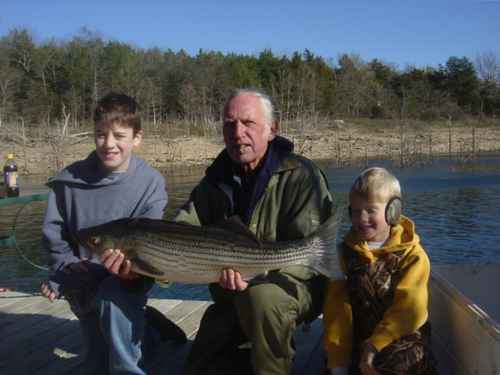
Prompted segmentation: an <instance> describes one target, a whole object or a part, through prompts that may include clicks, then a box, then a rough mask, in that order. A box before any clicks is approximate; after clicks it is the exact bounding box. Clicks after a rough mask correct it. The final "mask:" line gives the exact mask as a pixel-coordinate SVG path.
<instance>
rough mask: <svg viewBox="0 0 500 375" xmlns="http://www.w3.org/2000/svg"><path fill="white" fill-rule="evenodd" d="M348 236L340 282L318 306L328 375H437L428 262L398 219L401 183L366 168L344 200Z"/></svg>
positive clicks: (406, 223)
mask: <svg viewBox="0 0 500 375" xmlns="http://www.w3.org/2000/svg"><path fill="white" fill-rule="evenodd" d="M349 202H350V206H349V213H350V216H351V223H352V226H351V229H350V231H349V232H348V233H347V235H346V236H345V238H344V242H343V243H342V245H341V246H340V254H341V258H342V263H343V267H344V270H345V273H346V280H345V281H330V283H329V286H328V290H327V295H326V300H325V306H324V323H325V335H324V347H325V350H326V352H327V356H328V365H327V366H328V368H329V371H328V373H329V374H350V375H352V374H363V375H377V374H381V375H382V374H415V375H417V374H437V372H436V370H435V367H434V360H433V357H432V353H431V348H430V326H429V323H428V322H427V316H428V312H427V303H428V301H427V300H428V291H427V284H428V281H429V274H430V262H429V258H428V257H427V254H426V253H425V251H424V249H423V248H422V246H421V245H420V239H419V236H418V235H417V234H416V233H415V225H414V223H413V222H412V221H411V220H410V219H408V218H407V217H405V216H403V215H401V188H400V185H399V181H398V180H397V179H396V178H395V177H394V176H393V175H392V174H390V173H389V172H388V171H387V170H386V169H384V168H377V167H375V168H369V169H366V170H365V171H363V172H362V173H361V174H360V175H359V176H358V177H357V178H356V180H355V181H354V183H353V185H352V187H351V190H350V193H349Z"/></svg>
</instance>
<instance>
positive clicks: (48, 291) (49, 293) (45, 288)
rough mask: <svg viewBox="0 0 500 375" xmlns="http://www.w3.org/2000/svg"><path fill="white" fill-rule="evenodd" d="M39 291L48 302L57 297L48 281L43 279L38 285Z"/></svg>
mask: <svg viewBox="0 0 500 375" xmlns="http://www.w3.org/2000/svg"><path fill="white" fill-rule="evenodd" d="M40 292H41V293H42V295H43V296H44V297H46V298H47V299H48V300H49V301H50V302H54V300H55V299H56V298H57V295H56V293H55V292H54V291H53V290H52V288H51V287H50V285H49V283H48V282H47V281H44V282H43V283H42V285H40Z"/></svg>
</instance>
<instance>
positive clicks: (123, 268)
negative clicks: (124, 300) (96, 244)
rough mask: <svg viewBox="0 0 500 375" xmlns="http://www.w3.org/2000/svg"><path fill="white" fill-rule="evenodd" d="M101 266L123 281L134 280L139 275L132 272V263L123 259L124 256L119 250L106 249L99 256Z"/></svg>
mask: <svg viewBox="0 0 500 375" xmlns="http://www.w3.org/2000/svg"><path fill="white" fill-rule="evenodd" d="M100 260H101V263H102V265H103V266H104V267H105V268H106V269H107V270H108V271H109V272H111V273H112V274H113V275H116V276H118V277H119V278H120V279H123V280H135V279H137V278H139V275H138V274H137V273H135V272H134V271H132V263H131V262H130V260H128V259H125V255H124V254H123V253H122V252H121V251H120V250H119V249H107V250H105V251H104V253H103V254H102V255H101V258H100Z"/></svg>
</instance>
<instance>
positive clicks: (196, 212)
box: [176, 90, 332, 375]
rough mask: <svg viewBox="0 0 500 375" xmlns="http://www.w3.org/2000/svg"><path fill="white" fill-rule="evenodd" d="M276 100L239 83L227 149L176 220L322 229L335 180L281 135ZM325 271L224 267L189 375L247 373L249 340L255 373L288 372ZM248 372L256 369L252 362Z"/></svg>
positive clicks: (229, 112)
mask: <svg viewBox="0 0 500 375" xmlns="http://www.w3.org/2000/svg"><path fill="white" fill-rule="evenodd" d="M273 112H274V110H273V106H272V103H271V101H270V99H269V98H268V97H267V96H266V95H264V94H263V93H261V92H259V91H255V90H237V91H235V92H234V93H233V94H232V95H231V96H230V97H229V99H228V101H227V103H226V106H225V109H224V124H223V134H224V142H225V145H226V148H225V150H224V151H222V152H221V154H220V155H219V156H218V157H217V159H216V160H215V161H214V162H213V164H212V165H211V166H210V167H209V168H208V169H207V172H206V176H205V177H204V178H203V179H202V181H201V182H200V183H199V185H198V186H197V187H195V189H194V190H193V191H192V193H191V196H190V199H189V201H188V202H187V203H186V204H185V206H184V207H183V208H182V209H181V210H180V212H179V213H178V215H177V216H176V220H178V221H184V222H187V223H190V224H194V225H208V224H213V223H218V222H221V221H223V220H224V219H225V218H227V217H230V216H233V215H238V216H239V217H240V218H241V220H242V222H243V223H244V224H245V225H246V226H248V228H249V229H250V230H251V231H252V232H253V233H255V234H256V236H257V237H258V238H259V239H265V240H272V241H284V240H294V239H299V238H303V237H305V236H307V235H309V234H310V233H312V232H314V231H315V230H316V228H317V227H318V226H319V225H320V224H321V223H322V222H324V221H325V220H326V219H327V218H328V217H329V215H331V211H332V199H331V196H330V193H329V191H328V186H327V181H326V179H325V176H324V175H323V174H322V172H321V171H320V169H319V168H317V167H316V166H315V165H314V164H313V163H312V162H311V161H310V160H308V159H306V158H304V157H301V156H298V155H295V154H293V153H292V150H293V144H292V143H291V142H289V141H288V140H286V139H285V138H282V137H279V136H278V135H277V133H278V127H277V123H276V121H275V120H274V117H273ZM323 290H324V277H323V276H320V275H318V274H317V273H316V272H315V271H313V270H311V269H309V268H306V267H303V266H294V267H290V268H287V269H282V270H275V271H271V272H269V273H268V274H267V275H265V276H261V277H257V278H255V279H253V280H244V279H242V277H241V275H240V273H239V272H238V271H237V270H233V269H224V270H223V271H222V272H221V275H220V282H219V284H216V283H215V284H211V285H210V292H211V295H212V298H213V300H214V302H215V303H214V304H213V305H212V306H210V307H209V308H208V309H207V311H206V313H205V315H204V317H203V319H202V322H201V326H200V330H199V332H198V335H197V337H196V340H195V342H194V343H193V347H192V350H191V353H190V354H189V356H188V358H187V360H186V366H185V369H184V373H185V374H190V375H191V374H193V375H194V374H202V373H203V374H219V375H220V374H224V373H233V374H234V373H241V371H242V370H241V369H235V368H234V367H232V366H234V365H235V364H234V363H231V362H238V361H240V357H242V355H241V353H242V352H243V351H242V350H238V347H242V346H248V345H247V344H246V342H247V341H249V344H250V345H251V363H252V366H251V368H252V369H253V373H254V374H255V375H264V374H288V373H290V370H291V367H292V361H293V357H294V348H293V343H292V336H293V333H294V330H295V327H296V325H297V324H298V323H300V322H302V321H305V320H310V319H314V318H315V317H316V316H317V315H318V313H319V312H320V311H321V308H322V296H323ZM245 362H246V369H247V370H248V369H250V364H248V360H246V361H245Z"/></svg>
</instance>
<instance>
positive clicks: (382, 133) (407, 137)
mask: <svg viewBox="0 0 500 375" xmlns="http://www.w3.org/2000/svg"><path fill="white" fill-rule="evenodd" d="M282 135H284V136H286V137H288V138H289V139H291V140H293V141H294V143H295V150H296V152H298V153H300V154H303V155H305V156H307V157H309V158H312V159H333V160H335V161H336V163H337V165H347V164H350V163H353V162H355V161H356V160H360V159H361V160H364V159H365V158H374V157H384V158H393V159H395V160H401V149H402V150H403V153H402V154H403V159H404V160H406V161H407V162H408V163H410V162H412V161H415V160H418V159H419V158H422V159H425V158H428V157H430V156H436V155H438V154H447V153H448V152H449V151H450V139H451V152H452V153H455V154H457V155H458V156H459V157H463V158H467V157H470V156H471V155H472V153H473V152H475V153H476V154H478V153H479V154H480V153H482V152H489V151H500V127H487V128H476V129H475V130H473V129H472V128H471V127H456V128H452V129H451V136H450V130H449V129H448V128H443V127H434V128H427V129H425V131H421V130H420V131H409V130H405V132H404V136H403V137H401V136H400V132H399V129H394V128H381V127H378V128H377V129H370V127H367V126H354V125H349V126H345V125H343V126H341V127H337V128H336V129H326V130H321V131H317V130H310V131H308V132H306V133H304V132H302V133H301V134H300V135H299V134H297V133H292V132H285V133H284V134H282ZM93 147H94V145H93V139H92V135H91V134H88V135H86V136H83V137H78V138H75V137H69V138H67V139H65V140H64V141H61V142H58V143H57V144H55V143H54V142H36V141H29V142H26V143H24V142H19V141H18V140H17V141H15V140H12V139H9V138H8V137H5V136H4V137H3V139H1V144H0V154H2V155H5V154H6V153H8V152H13V153H14V154H15V156H16V161H17V163H18V165H19V169H20V172H21V173H22V174H41V175H52V174H53V173H54V172H55V171H56V170H58V169H60V168H62V167H64V166H66V165H68V164H70V163H71V162H73V161H75V160H78V159H82V158H84V157H85V156H86V155H87V154H88V153H89V152H90V151H91V150H92V149H93ZM223 147H224V145H223V143H222V139H221V138H219V137H217V138H202V137H179V138H175V139H168V140H165V138H164V137H152V136H149V137H148V136H146V137H145V139H144V142H143V144H142V146H141V148H140V150H139V152H138V154H139V155H140V156H142V157H143V158H145V159H146V160H148V161H149V162H150V163H151V165H153V166H155V167H157V168H168V167H170V166H176V165H177V166H179V165H207V164H208V163H210V161H211V160H213V158H214V157H215V156H216V155H217V154H218V153H219V152H220V151H221V150H222V149H223Z"/></svg>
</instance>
